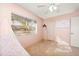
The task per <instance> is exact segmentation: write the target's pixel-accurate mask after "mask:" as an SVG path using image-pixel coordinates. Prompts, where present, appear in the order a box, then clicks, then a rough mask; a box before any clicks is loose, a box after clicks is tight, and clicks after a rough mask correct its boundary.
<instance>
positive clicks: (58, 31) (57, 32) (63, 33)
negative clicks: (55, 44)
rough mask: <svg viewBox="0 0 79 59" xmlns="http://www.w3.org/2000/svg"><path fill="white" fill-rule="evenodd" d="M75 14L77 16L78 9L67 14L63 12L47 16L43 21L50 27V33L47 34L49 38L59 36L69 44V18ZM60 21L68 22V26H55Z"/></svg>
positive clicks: (78, 14)
mask: <svg viewBox="0 0 79 59" xmlns="http://www.w3.org/2000/svg"><path fill="white" fill-rule="evenodd" d="M75 16H79V11H75V12H72V13H69V14H64V15H60V16H55V17H48V18H47V19H46V20H45V21H44V22H45V23H46V24H47V26H48V27H50V28H48V29H49V30H48V34H50V33H52V34H51V35H50V36H49V37H50V38H51V39H49V40H56V37H57V36H59V37H60V38H61V39H63V40H65V41H66V42H67V43H69V44H70V19H71V17H75ZM62 21H65V22H66V23H69V25H68V27H63V28H62V27H58V28H56V24H57V23H60V22H62ZM56 22H57V23H56ZM50 24H51V25H50ZM49 25H50V26H49Z"/></svg>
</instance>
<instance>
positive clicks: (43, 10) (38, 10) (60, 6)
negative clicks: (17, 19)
mask: <svg viewBox="0 0 79 59" xmlns="http://www.w3.org/2000/svg"><path fill="white" fill-rule="evenodd" d="M18 5H20V6H22V7H23V8H25V9H28V10H29V11H31V12H32V13H34V14H35V15H38V16H39V17H42V18H47V17H51V16H58V15H63V14H67V13H71V12H73V11H76V10H78V9H79V3H56V5H57V10H55V11H54V12H50V11H49V6H50V5H51V3H18Z"/></svg>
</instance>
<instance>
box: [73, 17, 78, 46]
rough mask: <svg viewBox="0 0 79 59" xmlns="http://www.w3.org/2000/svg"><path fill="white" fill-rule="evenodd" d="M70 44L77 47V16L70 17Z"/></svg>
mask: <svg viewBox="0 0 79 59" xmlns="http://www.w3.org/2000/svg"><path fill="white" fill-rule="evenodd" d="M71 46H75V47H79V17H73V18H71Z"/></svg>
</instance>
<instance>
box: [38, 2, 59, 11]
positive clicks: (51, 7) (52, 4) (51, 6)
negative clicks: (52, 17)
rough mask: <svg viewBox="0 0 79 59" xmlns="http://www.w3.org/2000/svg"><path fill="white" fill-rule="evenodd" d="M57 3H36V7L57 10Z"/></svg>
mask: <svg viewBox="0 0 79 59" xmlns="http://www.w3.org/2000/svg"><path fill="white" fill-rule="evenodd" d="M58 5H59V3H50V4H45V5H44V4H41V5H38V8H43V7H47V8H48V10H49V11H50V12H53V11H55V10H57V8H58Z"/></svg>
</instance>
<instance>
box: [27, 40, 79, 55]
mask: <svg viewBox="0 0 79 59" xmlns="http://www.w3.org/2000/svg"><path fill="white" fill-rule="evenodd" d="M61 47H62V46H61ZM58 48H59V47H58V45H57V42H55V41H40V42H38V43H36V44H34V45H32V46H30V47H28V48H26V50H27V51H28V52H29V53H30V55H32V56H69V55H79V53H78V51H79V48H75V47H72V50H71V51H72V52H71V51H68V50H65V51H64V52H63V49H62V48H61V51H58V50H57V49H58ZM66 51H67V52H66Z"/></svg>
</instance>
